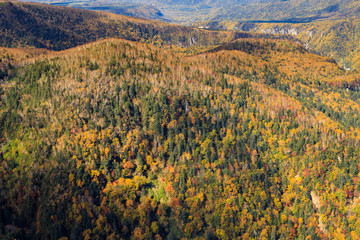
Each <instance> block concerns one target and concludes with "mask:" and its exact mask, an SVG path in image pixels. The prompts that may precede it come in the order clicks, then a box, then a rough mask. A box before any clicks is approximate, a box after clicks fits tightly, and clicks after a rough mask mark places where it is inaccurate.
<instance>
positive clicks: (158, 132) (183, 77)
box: [0, 39, 360, 239]
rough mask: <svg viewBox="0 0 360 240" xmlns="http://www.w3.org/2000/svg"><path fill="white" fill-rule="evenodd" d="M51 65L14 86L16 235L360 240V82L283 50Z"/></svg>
mask: <svg viewBox="0 0 360 240" xmlns="http://www.w3.org/2000/svg"><path fill="white" fill-rule="evenodd" d="M41 58H42V59H41V60H39V58H37V60H36V61H35V60H34V62H33V64H30V65H26V66H23V67H20V68H18V69H16V73H14V74H15V75H14V76H13V77H12V78H11V79H9V80H8V81H6V82H5V83H4V84H3V85H2V86H1V90H0V98H1V101H0V127H1V128H0V136H1V138H0V143H1V148H2V151H1V154H0V172H1V173H2V174H1V175H0V186H1V188H0V193H1V194H0V202H1V205H0V235H1V236H2V237H3V238H5V239H7V238H9V239H12V238H32V239H33V238H37V239H59V238H61V237H64V238H70V239H77V238H105V237H112V238H115V239H119V238H126V239H129V238H136V239H141V238H147V239H150V238H155V239H160V238H162V239H167V238H168V239H171V238H172V239H179V238H196V237H198V238H210V239H214V238H218V239H220V238H223V239H224V238H225V239H226V238H229V239H234V238H236V237H239V236H241V237H244V238H247V237H251V238H257V237H261V238H274V239H296V238H301V239H302V238H305V237H308V236H310V237H311V238H312V239H316V238H323V239H327V238H342V237H346V238H350V237H353V238H355V237H356V236H357V235H358V234H360V233H359V228H357V226H358V224H359V221H360V220H358V219H360V218H359V214H358V208H359V204H358V198H359V196H360V192H359V190H360V185H359V182H360V181H359V175H358V173H359V170H358V166H359V164H360V163H359V151H358V149H359V148H358V147H359V144H360V142H359V136H360V129H358V126H359V125H358V123H359V122H360V117H359V116H360V114H359V112H360V107H359V102H358V101H359V98H360V96H359V92H358V91H356V90H357V88H356V87H358V86H359V82H358V81H357V80H356V79H355V78H356V76H350V75H345V73H344V71H343V70H341V69H339V67H338V66H337V65H336V64H335V63H334V62H333V61H331V59H328V58H324V57H321V56H317V55H314V54H311V53H309V52H307V51H306V49H304V48H303V47H301V46H299V45H293V44H292V43H291V42H289V41H286V40H282V41H279V40H271V39H270V40H269V39H242V40H238V41H234V42H232V43H229V44H227V45H225V46H220V47H218V48H216V49H214V50H211V51H209V52H207V53H202V54H198V55H195V56H188V57H184V56H182V55H179V54H178V53H176V52H174V51H172V50H164V49H158V48H154V47H153V46H151V45H146V44H142V43H134V42H130V41H125V40H119V39H107V40H101V41H98V42H95V43H89V44H86V45H84V46H79V47H76V48H74V49H68V50H65V51H62V52H53V53H51V55H48V56H42V57H41ZM289 60H290V61H289ZM333 226H336V229H335V228H334V227H333Z"/></svg>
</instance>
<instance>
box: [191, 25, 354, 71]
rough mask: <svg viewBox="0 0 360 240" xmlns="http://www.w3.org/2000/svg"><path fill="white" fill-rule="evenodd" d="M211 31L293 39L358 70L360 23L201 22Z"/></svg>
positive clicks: (340, 63)
mask: <svg viewBox="0 0 360 240" xmlns="http://www.w3.org/2000/svg"><path fill="white" fill-rule="evenodd" d="M195 26H202V27H206V28H209V29H214V30H216V29H228V30H230V29H232V30H237V31H238V30H241V31H248V32H256V33H267V34H277V35H291V36H293V37H294V38H297V39H299V40H301V42H303V43H304V45H305V46H307V48H308V49H309V50H311V51H313V52H316V53H318V54H321V55H323V56H328V57H332V58H334V59H336V61H337V62H338V64H339V65H341V66H344V67H345V68H349V69H351V70H354V69H359V67H360V59H359V52H360V49H359V39H360V33H359V20H358V19H347V20H332V21H329V20H323V21H313V22H310V23H289V22H288V23H281V22H236V21H235V22H232V21H223V22H217V21H212V22H199V23H197V24H195Z"/></svg>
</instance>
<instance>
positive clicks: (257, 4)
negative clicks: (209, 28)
mask: <svg viewBox="0 0 360 240" xmlns="http://www.w3.org/2000/svg"><path fill="white" fill-rule="evenodd" d="M38 2H50V3H52V4H59V3H60V4H65V5H67V6H73V7H84V6H88V5H92V4H94V1H88V0H86V1H81V2H80V3H77V2H76V1H68V0H66V1H65V0H64V1H44V0H38ZM124 2H125V3H126V4H129V3H130V4H133V5H134V6H136V5H142V6H149V5H150V4H151V6H153V7H156V8H157V9H159V11H160V12H161V13H162V14H163V15H164V18H165V19H168V20H169V21H172V22H177V23H183V24H191V23H193V22H196V21H282V22H297V23H298V22H311V21H314V20H317V19H349V18H353V17H355V18H357V17H358V13H359V11H360V3H359V2H358V1H355V0H345V1H340V0H331V1H325V0H320V1H319V0H317V1H314V0H311V1H309V0H250V1H249V0H236V1H228V0H226V1H219V0H211V1H209V0H195V1H194V0H179V1H168V0H145V1H144V0H142V1H140V0H127V1H101V2H100V4H101V5H106V6H107V7H109V9H112V8H113V9H116V8H117V6H118V5H119V4H120V5H121V4H125V3H124ZM95 4H98V3H97V1H95ZM149 12H152V11H149ZM140 15H141V13H140ZM150 16H151V15H150ZM155 18H156V16H155Z"/></svg>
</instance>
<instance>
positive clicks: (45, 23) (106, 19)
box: [0, 1, 292, 52]
mask: <svg viewBox="0 0 360 240" xmlns="http://www.w3.org/2000/svg"><path fill="white" fill-rule="evenodd" d="M0 5H1V8H0V31H1V32H2V33H3V34H1V35H0V46H3V47H19V46H22V47H25V46H32V47H36V48H46V49H50V50H64V49H67V48H71V47H75V46H78V45H81V44H84V43H88V42H93V41H96V40H98V39H103V38H107V37H116V38H121V39H126V40H132V41H138V42H144V43H151V44H153V45H155V46H158V47H164V48H177V49H178V50H180V51H181V50H183V51H187V52H191V51H196V50H199V49H206V48H208V47H211V46H214V45H219V44H222V43H226V42H230V41H232V40H235V39H237V38H250V37H255V38H256V37H258V38H288V39H292V38H291V37H286V36H285V37H273V36H271V35H270V34H253V33H244V32H229V31H208V30H204V29H197V28H191V27H185V26H178V25H172V24H167V23H162V22H158V21H151V20H145V19H141V18H132V17H126V16H121V15H115V14H108V13H101V12H95V11H87V10H80V9H73V8H66V7H58V6H51V5H45V4H37V3H23V2H16V1H1V2H0Z"/></svg>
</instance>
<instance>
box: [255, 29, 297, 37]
mask: <svg viewBox="0 0 360 240" xmlns="http://www.w3.org/2000/svg"><path fill="white" fill-rule="evenodd" d="M261 32H262V33H270V34H289V35H292V36H297V35H299V33H300V30H299V29H298V28H278V27H275V28H266V29H263V30H261Z"/></svg>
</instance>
